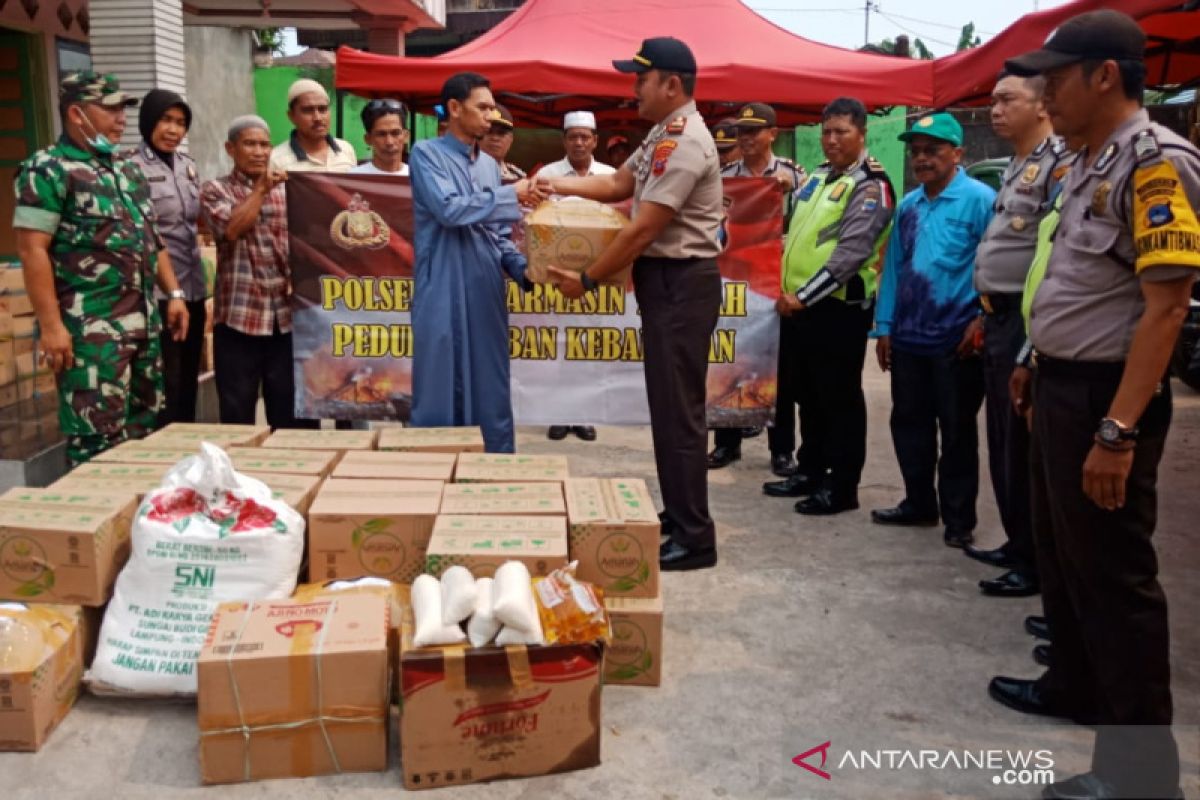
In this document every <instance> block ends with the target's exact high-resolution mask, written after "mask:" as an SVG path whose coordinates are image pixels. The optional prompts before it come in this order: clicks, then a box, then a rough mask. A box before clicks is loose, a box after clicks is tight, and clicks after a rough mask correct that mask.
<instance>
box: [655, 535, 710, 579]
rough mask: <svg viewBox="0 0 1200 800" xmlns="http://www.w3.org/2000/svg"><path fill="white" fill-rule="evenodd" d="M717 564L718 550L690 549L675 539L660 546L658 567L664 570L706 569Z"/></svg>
mask: <svg viewBox="0 0 1200 800" xmlns="http://www.w3.org/2000/svg"><path fill="white" fill-rule="evenodd" d="M716 565H717V551H716V550H715V549H710V550H689V549H688V548H686V547H684V546H683V545H681V544H679V543H678V542H675V541H668V542H667V543H666V544H664V545H662V546H661V547H659V548H658V568H659V569H661V570H663V571H664V572H682V571H684V570H689V569H705V568H707V567H715V566H716Z"/></svg>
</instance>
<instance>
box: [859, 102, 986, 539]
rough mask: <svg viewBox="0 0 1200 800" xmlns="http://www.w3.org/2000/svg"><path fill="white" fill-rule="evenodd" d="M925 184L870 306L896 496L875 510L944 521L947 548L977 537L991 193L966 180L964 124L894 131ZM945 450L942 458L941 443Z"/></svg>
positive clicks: (895, 233)
mask: <svg viewBox="0 0 1200 800" xmlns="http://www.w3.org/2000/svg"><path fill="white" fill-rule="evenodd" d="M900 139H901V141H904V142H906V143H907V144H908V153H909V158H910V162H911V164H912V170H913V175H914V176H915V177H916V179H917V182H918V183H920V184H921V185H920V186H918V187H917V188H916V189H914V190H912V191H911V192H909V193H908V194H907V195H905V196H904V199H903V200H901V201H900V205H899V207H898V208H897V209H896V220H895V224H894V225H893V227H892V232H891V234H889V237H888V245H887V256H886V258H885V260H884V266H883V274H882V276H881V278H880V284H879V300H878V304H877V305H876V308H875V331H874V333H873V334H872V335H873V336H874V337H875V338H876V339H878V342H877V344H876V350H875V352H876V355H877V356H878V358H879V366H880V368H881V369H883V370H884V371H887V370H891V373H892V418H891V426H892V443H893V445H894V446H895V448H896V460H897V461H898V462H899V463H900V472H901V474H902V475H903V477H904V490H905V496H904V499H903V500H902V501H901V502H900V503H899V504H898V505H897V506H895V507H894V508H886V509H877V510H875V511H872V512H871V520H872V521H873V522H875V523H877V524H880V525H924V526H933V525H937V524H938V521H939V519H940V520H941V522H943V523H944V524H945V526H946V529H945V534H944V536H943V540H944V541H945V543H946V545H947V546H950V547H963V546H965V545H967V544H970V543H971V542H972V541H973V540H974V533H973V532H974V530H975V523H976V517H975V499H976V496H977V495H978V493H979V434H978V431H977V429H976V424H975V417H976V415H977V414H978V413H979V407H980V406H981V405H982V404H983V394H984V389H983V367H982V364H981V362H980V359H979V340H980V339H981V331H982V321H981V319H980V313H981V312H980V307H979V295H978V294H976V292H975V283H974V278H975V250H976V248H977V247H978V246H979V241H980V240H981V239H982V238H983V234H984V232H985V231H986V230H987V226H988V223H989V222H990V221H991V218H992V204H993V202H994V201H995V198H996V193H995V192H994V191H992V189H991V188H990V187H988V186H986V185H985V184H983V183H980V182H979V181H977V180H975V179H974V178H971V177H969V176H968V175H967V174H966V172H964V171H963V168H962V167H961V166H960V163H961V161H962V153H963V151H962V141H963V132H962V126H960V125H959V124H958V121H957V120H956V119H954V117H952V116H951V115H949V114H946V113H939V114H930V115H928V116H925V117H922V118H921V119H919V120H917V121H916V123H914V124H913V126H912V128H911V129H909V130H907V131H905V132H904V133H902V134H900ZM939 440H940V444H941V453H940V457H939V453H938V445H939Z"/></svg>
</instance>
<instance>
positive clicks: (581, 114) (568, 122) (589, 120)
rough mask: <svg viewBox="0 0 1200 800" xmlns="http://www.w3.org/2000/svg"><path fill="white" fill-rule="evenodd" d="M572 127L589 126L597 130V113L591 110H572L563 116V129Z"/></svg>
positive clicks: (590, 128)
mask: <svg viewBox="0 0 1200 800" xmlns="http://www.w3.org/2000/svg"><path fill="white" fill-rule="evenodd" d="M571 128H588V129H589V130H593V131H594V130H596V115H595V114H593V113H592V112H590V111H572V112H571V113H569V114H567V115H566V116H565V117H563V130H564V131H566V130H570V129H571Z"/></svg>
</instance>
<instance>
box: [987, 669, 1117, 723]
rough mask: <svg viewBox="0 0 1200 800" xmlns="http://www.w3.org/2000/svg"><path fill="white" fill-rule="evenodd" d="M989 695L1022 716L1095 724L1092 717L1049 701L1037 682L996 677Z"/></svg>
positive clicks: (990, 687) (991, 684)
mask: <svg viewBox="0 0 1200 800" xmlns="http://www.w3.org/2000/svg"><path fill="white" fill-rule="evenodd" d="M988 695H990V696H991V698H992V699H993V700H995V701H996V702H997V703H999V704H1000V705H1002V706H1008V707H1009V708H1011V709H1012V710H1014V711H1020V712H1021V713H1022V714H1037V715H1038V716H1042V717H1062V718H1063V719H1069V720H1073V721H1074V722H1078V723H1079V724H1080V725H1090V724H1094V722H1093V720H1092V719H1091V717H1092V715H1091V714H1088V713H1080V712H1077V711H1074V710H1072V709H1070V708H1065V707H1063V706H1062V705H1060V704H1057V703H1054V702H1052V701H1051V700H1049V699H1048V698H1047V697H1046V696H1045V694H1044V693H1043V692H1042V688H1041V687H1040V686H1038V682H1037V681H1036V680H1026V679H1023V678H1005V677H1003V676H999V675H998V676H996V677H995V678H992V680H991V682H989V683H988Z"/></svg>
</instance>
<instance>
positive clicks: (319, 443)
mask: <svg viewBox="0 0 1200 800" xmlns="http://www.w3.org/2000/svg"><path fill="white" fill-rule="evenodd" d="M378 438H379V431H338V430H328V431H323V430H322V431H314V430H291V429H288V430H284V429H281V430H277V431H275V432H274V433H272V434H271V435H270V436H268V437H267V439H266V441H264V442H263V443H262V446H263V447H273V448H282V449H285V450H335V451H337V452H339V453H344V452H346V451H347V450H374V449H375V440H376V439H378Z"/></svg>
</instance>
